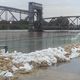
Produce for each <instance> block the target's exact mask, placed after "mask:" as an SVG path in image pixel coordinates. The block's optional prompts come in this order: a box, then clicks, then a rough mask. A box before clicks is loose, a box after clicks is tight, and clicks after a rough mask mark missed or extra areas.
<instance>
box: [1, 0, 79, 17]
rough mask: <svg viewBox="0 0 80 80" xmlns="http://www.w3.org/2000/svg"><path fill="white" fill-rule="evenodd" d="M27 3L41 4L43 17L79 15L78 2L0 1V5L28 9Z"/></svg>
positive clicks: (56, 0) (75, 0)
mask: <svg viewBox="0 0 80 80" xmlns="http://www.w3.org/2000/svg"><path fill="white" fill-rule="evenodd" d="M28 2H38V3H41V4H43V16H44V17H49V16H68V15H70V16H71V15H80V0H0V5H1V6H9V7H15V8H20V9H28Z"/></svg>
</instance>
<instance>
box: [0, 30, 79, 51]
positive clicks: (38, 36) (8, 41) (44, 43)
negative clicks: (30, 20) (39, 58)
mask: <svg viewBox="0 0 80 80" xmlns="http://www.w3.org/2000/svg"><path fill="white" fill-rule="evenodd" d="M76 35H77V36H76ZM79 38H80V34H79V31H44V32H42V33H40V32H39V33H37V32H28V31H27V30H1V31H0V45H6V46H8V50H9V51H14V50H17V51H21V52H32V51H35V50H41V49H46V48H49V47H58V46H64V45H66V44H71V43H78V42H80V40H79Z"/></svg>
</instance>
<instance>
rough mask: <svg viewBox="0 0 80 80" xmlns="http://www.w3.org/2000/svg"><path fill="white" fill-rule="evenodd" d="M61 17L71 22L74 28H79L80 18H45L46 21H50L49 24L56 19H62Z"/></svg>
mask: <svg viewBox="0 0 80 80" xmlns="http://www.w3.org/2000/svg"><path fill="white" fill-rule="evenodd" d="M60 17H63V18H66V19H68V20H69V22H70V23H71V24H73V26H75V25H77V26H79V25H80V16H59V17H48V18H44V19H45V20H48V22H52V21H54V20H55V19H57V18H60Z"/></svg>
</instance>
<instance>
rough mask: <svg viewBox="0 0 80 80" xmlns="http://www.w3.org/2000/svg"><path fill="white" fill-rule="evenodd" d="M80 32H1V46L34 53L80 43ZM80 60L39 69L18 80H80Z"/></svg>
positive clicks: (11, 49)
mask: <svg viewBox="0 0 80 80" xmlns="http://www.w3.org/2000/svg"><path fill="white" fill-rule="evenodd" d="M79 32H80V31H79V30H73V31H67V30H66V31H53V30H51V31H49V30H47V31H44V32H42V33H41V32H38V33H37V32H28V31H27V30H1V31H0V45H6V46H8V51H10V52H12V51H14V50H16V51H19V52H20V51H21V52H26V53H29V52H32V51H36V50H42V49H46V48H49V47H59V46H62V47H63V46H65V45H67V44H72V43H79V42H80V33H79ZM79 75H80V58H77V59H73V60H71V61H70V62H68V63H63V64H56V65H54V66H52V67H48V68H45V69H38V70H36V71H34V72H33V73H31V74H28V75H24V76H21V77H19V78H18V80H80V76H79Z"/></svg>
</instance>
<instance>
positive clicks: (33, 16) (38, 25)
mask: <svg viewBox="0 0 80 80" xmlns="http://www.w3.org/2000/svg"><path fill="white" fill-rule="evenodd" d="M42 10H43V8H42V4H39V3H35V2H29V24H30V26H29V31H36V32H41V31H43V30H42Z"/></svg>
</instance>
